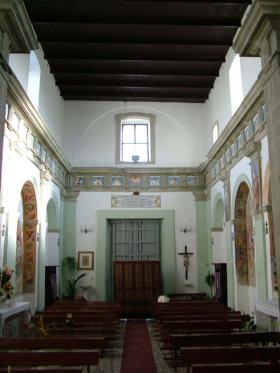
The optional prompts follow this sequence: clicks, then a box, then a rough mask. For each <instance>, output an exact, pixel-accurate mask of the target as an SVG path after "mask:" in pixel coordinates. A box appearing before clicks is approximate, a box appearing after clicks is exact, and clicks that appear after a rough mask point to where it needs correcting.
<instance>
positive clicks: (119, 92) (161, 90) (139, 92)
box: [60, 85, 209, 98]
mask: <svg viewBox="0 0 280 373" xmlns="http://www.w3.org/2000/svg"><path fill="white" fill-rule="evenodd" d="M60 92H61V95H62V96H64V95H69V94H71V93H72V94H76V95H100V96H106V95H108V96H111V95H112V96H130V97H134V96H143V97H144V96H147V97H153V96H157V97H185V96H188V97H193V98H203V97H207V95H208V92H209V89H208V88H198V87H187V88H186V87H143V86H142V87H124V86H123V87H116V86H114V85H112V86H97V85H96V86H80V85H72V86H69V85H67V86H64V85H61V86H60Z"/></svg>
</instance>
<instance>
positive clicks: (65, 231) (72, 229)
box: [60, 199, 76, 296]
mask: <svg viewBox="0 0 280 373" xmlns="http://www.w3.org/2000/svg"><path fill="white" fill-rule="evenodd" d="M61 211H63V212H62V216H63V219H62V221H61V223H62V237H61V238H62V239H61V238H60V259H61V261H60V263H61V262H62V259H63V258H65V257H66V256H74V257H76V201H75V200H73V199H65V200H64V202H63V204H62V205H61ZM61 248H62V249H61ZM60 289H61V296H62V295H63V293H64V278H63V272H62V273H61V282H60Z"/></svg>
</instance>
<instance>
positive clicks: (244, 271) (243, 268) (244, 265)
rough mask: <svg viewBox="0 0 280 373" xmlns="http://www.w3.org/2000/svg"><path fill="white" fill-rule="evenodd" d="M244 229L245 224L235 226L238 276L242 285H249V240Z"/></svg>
mask: <svg viewBox="0 0 280 373" xmlns="http://www.w3.org/2000/svg"><path fill="white" fill-rule="evenodd" d="M244 228H245V227H244V223H240V224H234V232H235V264H236V275H237V281H238V283H239V284H240V285H248V257H247V240H246V229H244ZM244 230H245V234H244Z"/></svg>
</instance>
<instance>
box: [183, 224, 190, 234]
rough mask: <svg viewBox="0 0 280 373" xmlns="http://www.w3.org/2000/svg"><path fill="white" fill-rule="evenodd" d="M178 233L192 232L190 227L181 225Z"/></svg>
mask: <svg viewBox="0 0 280 373" xmlns="http://www.w3.org/2000/svg"><path fill="white" fill-rule="evenodd" d="M180 231H181V232H183V233H187V232H188V233H190V232H191V231H192V226H191V225H189V226H188V225H187V224H181V227H180Z"/></svg>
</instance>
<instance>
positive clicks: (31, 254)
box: [21, 181, 38, 293]
mask: <svg viewBox="0 0 280 373" xmlns="http://www.w3.org/2000/svg"><path fill="white" fill-rule="evenodd" d="M21 199H22V211H23V214H22V215H23V234H22V238H23V240H22V241H23V255H22V257H23V261H22V264H23V266H22V292H23V293H34V292H35V280H36V244H37V238H36V233H37V224H38V220H37V202H36V194H35V190H34V186H33V184H32V182H31V181H26V182H25V183H24V185H23V187H22V190H21Z"/></svg>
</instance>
